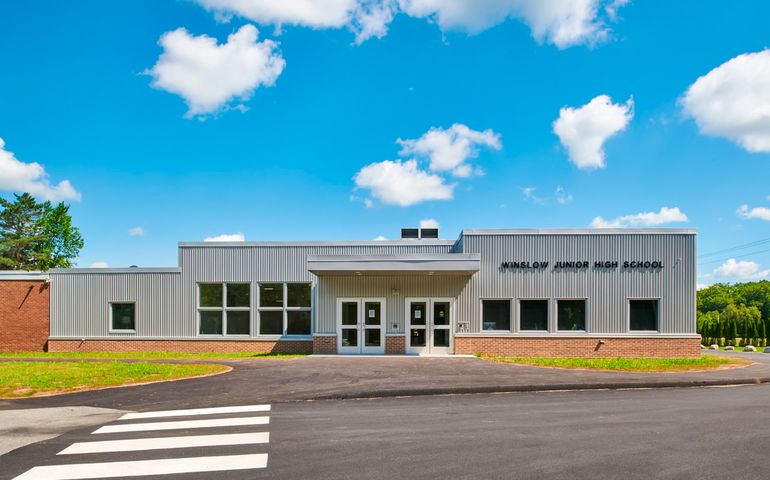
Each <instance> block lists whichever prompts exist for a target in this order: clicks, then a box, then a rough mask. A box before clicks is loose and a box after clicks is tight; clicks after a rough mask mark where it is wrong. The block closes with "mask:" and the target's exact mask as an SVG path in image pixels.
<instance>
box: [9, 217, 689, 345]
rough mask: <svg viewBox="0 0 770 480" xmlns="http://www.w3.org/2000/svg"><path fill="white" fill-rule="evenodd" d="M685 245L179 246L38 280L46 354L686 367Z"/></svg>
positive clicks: (614, 234)
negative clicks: (279, 355) (498, 358)
mask: <svg viewBox="0 0 770 480" xmlns="http://www.w3.org/2000/svg"><path fill="white" fill-rule="evenodd" d="M695 240H696V236H695V231H694V230H691V229H663V228H660V229H488V230H486V229H485V230H464V231H463V232H462V233H461V234H460V236H459V238H457V240H453V241H445V240H440V239H439V236H438V230H436V229H416V228H405V229H402V234H401V239H399V240H385V241H311V242H191V243H188V242H182V243H179V247H178V248H179V264H178V266H176V267H171V268H72V269H55V270H51V271H50V272H47V274H45V275H46V279H45V283H46V289H45V291H46V292H50V307H49V310H50V311H49V313H48V315H49V319H48V322H47V326H48V329H49V331H48V332H47V335H48V337H47V349H48V350H49V351H183V352H315V353H326V354H334V353H336V354H354V355H355V354H421V355H426V354H428V355H429V354H433V355H451V354H472V353H489V354H500V355H515V356H571V357H589V356H639V357H642V356H651V357H693V356H697V355H699V350H700V337H699V336H698V334H697V333H696V322H695V291H696V271H695V268H696V267H695ZM41 275H44V274H41ZM9 281H11V280H9ZM0 283H6V282H4V281H3V280H2V279H0ZM3 288H4V287H0V290H2V289H3ZM38 290H39V291H42V290H40V289H39V288H38V289H36V290H35V291H38ZM38 323H39V322H38ZM0 328H1V326H0Z"/></svg>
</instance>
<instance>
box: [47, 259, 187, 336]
mask: <svg viewBox="0 0 770 480" xmlns="http://www.w3.org/2000/svg"><path fill="white" fill-rule="evenodd" d="M50 277H51V294H50V295H51V297H50V298H51V307H50V322H51V323H50V326H51V333H50V335H51V336H52V337H100V336H113V337H123V336H125V337H134V336H146V337H149V336H168V337H181V336H189V335H190V334H191V330H190V328H189V326H188V325H186V324H185V323H184V322H182V321H181V315H180V305H179V298H180V295H181V288H180V285H181V284H180V274H179V273H178V272H177V273H171V272H169V273H155V272H152V273H150V272H137V273H51V276H50ZM110 302H135V303H136V333H133V334H128V333H110V324H109V323H110V322H109V319H110V317H109V315H110V314H109V303H110Z"/></svg>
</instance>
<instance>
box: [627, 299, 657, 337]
mask: <svg viewBox="0 0 770 480" xmlns="http://www.w3.org/2000/svg"><path fill="white" fill-rule="evenodd" d="M629 314H630V317H631V318H630V320H631V322H630V323H631V330H657V329H658V301H657V300H630V301H629Z"/></svg>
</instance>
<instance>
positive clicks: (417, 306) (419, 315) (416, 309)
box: [409, 302, 427, 325]
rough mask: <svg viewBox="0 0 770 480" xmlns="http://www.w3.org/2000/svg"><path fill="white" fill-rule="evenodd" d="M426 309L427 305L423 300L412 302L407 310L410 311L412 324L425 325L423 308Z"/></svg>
mask: <svg viewBox="0 0 770 480" xmlns="http://www.w3.org/2000/svg"><path fill="white" fill-rule="evenodd" d="M426 309H427V306H426V304H425V302H419V303H418V302H412V303H411V305H410V307H409V310H410V311H411V313H410V319H411V321H412V325H425V319H426V315H425V310H426Z"/></svg>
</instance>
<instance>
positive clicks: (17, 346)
mask: <svg viewBox="0 0 770 480" xmlns="http://www.w3.org/2000/svg"><path fill="white" fill-rule="evenodd" d="M48 292H49V288H48V284H47V283H45V281H43V280H4V281H0V352H20V351H26V352H34V351H37V352H42V351H45V348H46V342H47V341H48Z"/></svg>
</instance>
